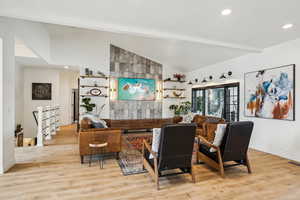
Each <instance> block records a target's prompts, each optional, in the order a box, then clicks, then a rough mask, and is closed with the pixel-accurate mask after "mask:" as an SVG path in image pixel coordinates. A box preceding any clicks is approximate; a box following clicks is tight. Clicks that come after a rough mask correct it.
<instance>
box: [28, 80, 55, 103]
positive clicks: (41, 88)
mask: <svg viewBox="0 0 300 200" xmlns="http://www.w3.org/2000/svg"><path fill="white" fill-rule="evenodd" d="M31 93H32V100H51V99H52V84H51V83H32V92H31Z"/></svg>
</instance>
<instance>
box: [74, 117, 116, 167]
mask: <svg viewBox="0 0 300 200" xmlns="http://www.w3.org/2000/svg"><path fill="white" fill-rule="evenodd" d="M80 127H81V128H80V131H79V154H80V160H81V163H83V159H84V156H87V155H90V154H91V149H90V147H89V144H90V143H93V142H97V141H95V138H96V140H104V139H105V140H106V142H107V143H108V146H107V147H106V148H105V152H106V153H116V157H117V159H118V157H119V152H121V141H122V140H121V135H122V131H121V129H114V128H87V127H89V121H88V120H82V121H81V125H80Z"/></svg>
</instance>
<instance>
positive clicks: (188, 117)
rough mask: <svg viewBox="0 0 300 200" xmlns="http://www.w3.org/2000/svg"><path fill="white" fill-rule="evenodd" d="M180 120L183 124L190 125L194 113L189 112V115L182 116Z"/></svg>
mask: <svg viewBox="0 0 300 200" xmlns="http://www.w3.org/2000/svg"><path fill="white" fill-rule="evenodd" d="M182 118H183V119H182V122H183V123H191V121H192V120H193V118H194V113H192V112H190V113H188V114H186V115H183V116H182Z"/></svg>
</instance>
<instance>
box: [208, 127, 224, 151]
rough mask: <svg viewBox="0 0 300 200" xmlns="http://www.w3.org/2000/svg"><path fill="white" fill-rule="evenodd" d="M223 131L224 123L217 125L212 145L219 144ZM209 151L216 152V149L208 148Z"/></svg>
mask: <svg viewBox="0 0 300 200" xmlns="http://www.w3.org/2000/svg"><path fill="white" fill-rule="evenodd" d="M225 131H226V124H218V125H217V130H216V131H215V138H214V141H213V145H215V146H217V147H219V146H220V145H221V143H222V140H223V137H224V134H225ZM210 152H216V149H214V148H210Z"/></svg>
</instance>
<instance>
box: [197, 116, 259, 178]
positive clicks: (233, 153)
mask: <svg viewBox="0 0 300 200" xmlns="http://www.w3.org/2000/svg"><path fill="white" fill-rule="evenodd" d="M252 130H253V122H250V121H244V122H233V123H229V124H227V127H226V131H225V134H224V137H223V139H222V143H221V145H220V147H218V146H215V145H213V144H212V143H211V142H209V141H207V139H205V138H204V137H202V136H198V138H199V139H200V144H199V151H198V152H197V160H198V161H199V160H200V161H202V162H204V163H206V164H207V165H209V166H211V167H212V168H215V169H217V170H219V172H220V174H221V176H222V177H224V168H227V167H233V166H237V165H245V166H246V167H247V169H248V173H252V170H251V166H250V162H249V158H248V153H247V152H248V146H249V142H250V138H251V134H252ZM210 148H213V149H215V150H216V152H211V151H210ZM228 161H234V162H235V164H231V165H225V162H228Z"/></svg>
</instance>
